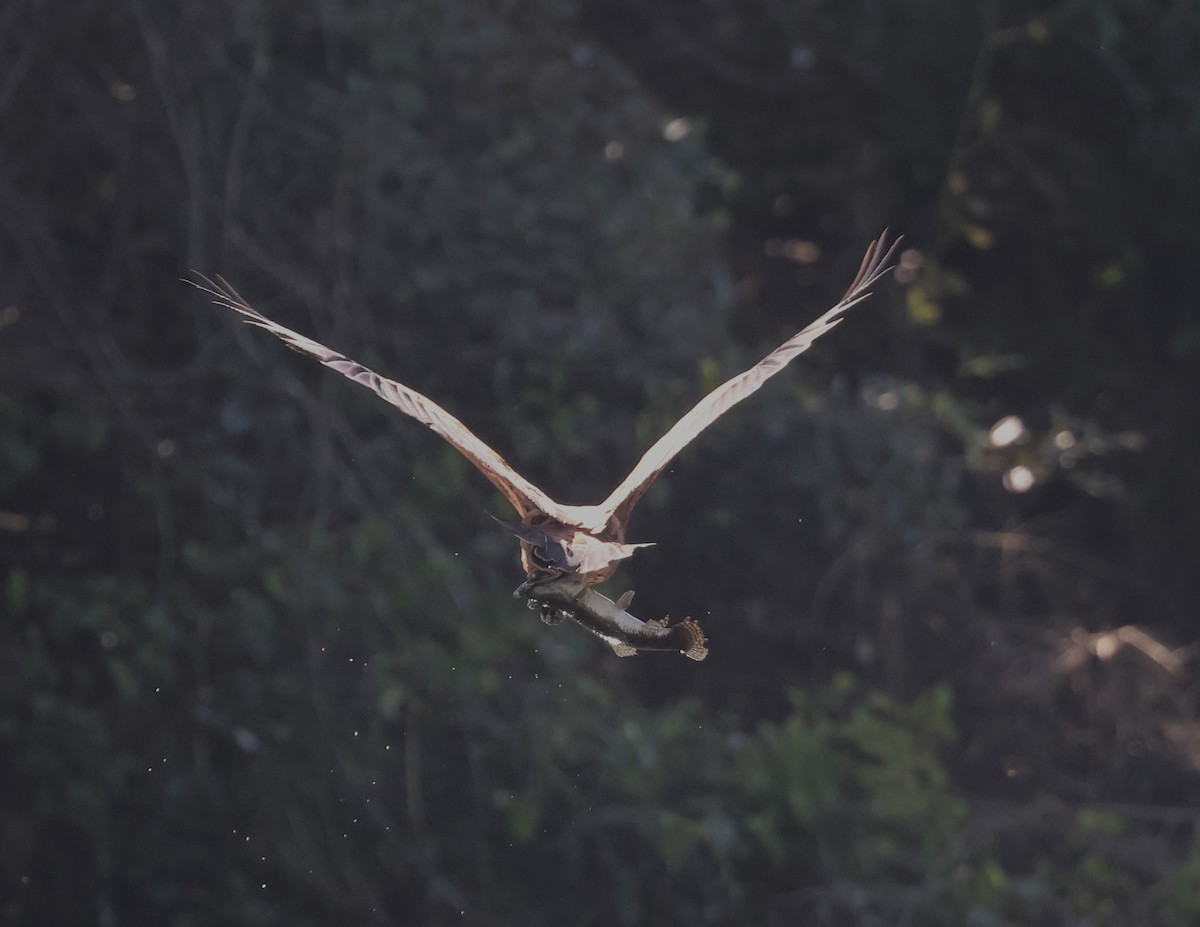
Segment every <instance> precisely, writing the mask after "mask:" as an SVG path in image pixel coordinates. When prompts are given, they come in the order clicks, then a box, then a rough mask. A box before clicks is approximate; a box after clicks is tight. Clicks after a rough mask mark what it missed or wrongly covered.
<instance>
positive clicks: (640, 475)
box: [596, 231, 901, 524]
mask: <svg viewBox="0 0 1200 927" xmlns="http://www.w3.org/2000/svg"><path fill="white" fill-rule="evenodd" d="M900 241H901V239H899V238H898V239H896V241H895V242H894V243H893V244H892V245H891V246H890V247H888V244H887V232H886V231H885V232H884V233H883V234H882V235H880V236H879V238H878V239H876V240H875V241H873V242H871V246H870V247H869V248H867V253H866V254H865V255H864V256H863V259H862V264H861V265H860V266H859V268H858V275H857V276H856V277H855V278H854V282H853V283H852V284H850V289H848V290H847V291H846V295H845V296H843V297H842V298H841V300H839V302H838V304H837V305H836V306H834V307H833V308H832V309H830V310H829V311H828V312H826V313H825V314H824V315H823V316H821V317H820V318H819V319H817V320H816V321H815V322H813V323H812V324H811V325H809V326H808V327H807V328H805V329H804V330H803V331H801V332H799V333H797V334H796V335H793V336H792V337H791V338H789V339H788V340H787V341H785V342H784V343H783V344H781V345H780V346H779V347H777V348H776V349H775V350H774V351H772V352H771V353H770V354H768V355H767V356H766V357H764V358H763V359H762V360H760V361H759V362H758V363H757V364H755V365H754V366H753V367H751V368H750V369H749V370H747V371H745V372H744V373H739V374H738V375H737V376H736V377H734V378H733V379H731V380H728V381H726V382H725V383H723V384H722V385H720V386H718V387H717V388H716V389H714V390H713V391H712V392H711V393H709V394H708V395H707V396H705V397H704V398H703V399H701V400H700V401H699V402H698V403H696V405H695V406H693V407H692V409H691V411H689V412H688V413H687V414H686V415H684V417H683V418H681V419H680V420H679V421H678V422H676V423H675V424H674V425H673V426H672V427H671V429H670V430H669V431H668V432H667V433H666V434H665V435H663V436H662V437H661V438H659V439H658V440H657V441H656V442H655V443H654V444H653V445H652V446H651V447H650V449H649V450H648V451H646V453H645V454H643V455H642V459H641V460H639V461H638V463H637V466H635V467H634V468H633V471H632V472H631V473H630V474H629V476H627V477H625V479H624V480H623V481H622V482H621V485H620V486H618V487H617V488H616V489H614V490H613V491H612V493H611V494H610V495H609V497H608V498H607V499H605V500H604V501H603V502H602V503H600V505H598V506H596V512H597V517H596V523H597V524H604V523H605V522H607V521H608V519H609V517H611V516H615V517H616V519H617V521H618V522H620V523H621V524H626V523H627V522H628V519H629V513H630V511H631V510H632V509H633V506H634V505H635V504H636V503H637V501H638V500H639V499H640V498H641V497H642V494H643V493H644V492H645V491H646V490H647V489H648V488H649V487H650V484H651V483H653V482H654V480H655V478H657V476H658V475H659V474H660V473H661V472H662V471H663V468H665V467H666V466H667V464H669V463H670V462H671V460H672V459H673V458H674V457H675V455H676V454H678V453H679V452H680V451H681V450H683V449H684V447H686V446H687V445H688V444H689V443H691V441H692V440H693V439H694V438H695V437H696V436H697V435H699V434H700V432H702V431H703V430H704V429H705V428H707V427H708V426H709V425H711V424H712V423H713V422H714V421H716V420H717V418H719V417H720V416H721V415H723V414H724V413H725V412H727V411H728V410H729V409H730V408H732V407H733V406H735V405H737V404H738V403H739V402H741V401H742V400H743V399H745V398H746V397H747V396H749V395H750V394H752V393H754V392H755V391H756V390H757V389H758V388H759V387H760V386H762V385H763V384H764V383H765V382H766V381H767V380H768V379H770V378H771V377H773V376H774V375H775V374H777V373H778V372H779V371H780V370H782V369H783V368H784V367H785V366H786V365H787V363H788V362H789V361H790V360H792V358H794V357H796V356H798V355H800V354H803V353H804V352H805V351H807V350H808V348H809V346H810V345H811V344H812V343H813V342H814V341H816V340H817V339H818V338H820V337H821V336H822V335H824V334H825V333H826V332H827V331H829V330H830V329H832V328H834V327H835V326H836V325H837V324H838V323H839V322H841V320H842V319H841V316H842V314H843V313H845V311H846V310H847V309H849V308H850V307H851V306H853V305H854V304H855V303H858V302H861V301H862V300H864V299H866V298H867V296H868V295H869V293H868V291H869V290H870V287H871V285H872V284H874V283H875V281H876V280H878V279H879V278H880V277H881V276H883V274H884V273H886V272H887V271H888V270H889V269H890V265H889V262H890V261H891V258H892V255H893V254H895V252H896V248H897V247H898V246H899V244H900Z"/></svg>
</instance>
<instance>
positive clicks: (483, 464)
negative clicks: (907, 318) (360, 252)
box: [189, 232, 900, 659]
mask: <svg viewBox="0 0 1200 927" xmlns="http://www.w3.org/2000/svg"><path fill="white" fill-rule="evenodd" d="M899 244H900V239H897V240H896V241H895V242H894V243H892V244H891V245H890V246H889V245H888V243H887V233H886V232H885V233H884V234H883V235H881V236H880V237H879V238H878V239H876V240H875V241H873V242H871V245H870V247H869V248H868V249H867V252H866V254H865V255H864V256H863V259H862V264H861V265H860V266H859V269H858V274H857V275H856V276H855V278H854V282H853V283H851V284H850V288H849V289H848V290H847V291H846V294H845V295H844V296H843V297H842V298H841V299H840V300H839V301H838V303H837V304H836V305H835V306H833V307H832V308H831V309H829V310H828V311H827V312H826V313H825V314H824V315H822V316H820V317H819V318H818V319H816V320H815V321H814V322H812V323H811V324H810V325H808V326H807V327H806V328H804V329H803V330H802V331H800V332H798V333H797V334H795V335H793V336H792V337H791V338H789V339H788V340H787V341H785V342H784V343H783V344H781V345H780V346H779V347H777V348H776V349H775V350H774V351H772V352H771V353H770V354H768V355H767V356H766V357H764V358H763V359H762V360H760V361H759V362H758V363H757V364H755V365H754V366H753V367H751V368H749V369H748V370H746V371H744V372H742V373H739V374H738V375H737V376H735V377H733V378H732V379H730V380H727V381H726V382H725V383H723V384H721V385H720V386H718V387H717V388H716V389H714V390H713V391H712V392H711V393H709V394H708V395H707V396H705V397H704V398H703V399H701V400H700V401H699V402H698V403H696V405H695V406H693V407H692V409H691V410H690V411H689V412H688V413H687V414H685V415H684V416H683V417H682V418H681V419H679V421H677V422H676V423H675V424H674V425H673V426H672V427H671V428H670V429H669V430H668V431H667V433H666V434H664V435H663V436H662V437H661V438H659V439H658V440H657V441H656V442H654V444H653V445H651V447H650V449H649V450H647V451H646V453H645V454H643V455H642V458H641V460H639V461H638V462H637V465H636V466H635V467H634V468H633V470H632V471H630V473H629V475H628V476H627V477H625V479H624V480H622V481H621V484H620V485H619V486H617V488H616V489H614V490H613V491H612V492H611V493H609V495H608V498H607V499H605V500H604V501H603V502H601V503H600V504H599V505H564V504H562V503H560V502H555V501H554V500H553V499H551V498H550V497H549V496H548V495H547V494H546V493H544V492H543V491H542V490H541V489H539V488H538V487H537V486H534V485H533V484H532V483H531V482H529V481H528V480H527V479H525V478H524V477H523V476H521V474H519V473H518V472H517V471H516V470H514V469H513V468H512V467H511V466H510V465H509V464H508V463H507V462H506V461H505V460H504V458H503V457H501V456H500V455H499V454H498V453H496V451H494V450H493V449H492V448H491V447H489V446H488V445H487V444H485V443H484V442H483V441H481V440H480V439H479V438H478V437H476V436H475V435H474V434H473V433H472V432H471V431H470V429H468V428H467V426H466V425H464V424H463V423H462V422H460V421H459V420H458V419H457V418H455V417H454V416H453V415H451V414H450V413H449V412H447V411H446V410H445V409H443V408H442V407H441V406H439V405H438V404H437V403H436V402H434V401H433V400H432V399H429V398H428V397H426V396H423V395H421V394H420V393H418V392H417V391H416V390H414V389H411V388H410V387H407V386H405V385H404V384H403V383H398V382H397V381H395V380H389V379H387V378H386V377H382V376H380V375H379V374H377V373H375V372H374V371H373V370H370V369H368V368H366V367H364V366H363V365H362V364H360V363H358V362H357V361H354V360H351V359H350V358H348V357H346V356H345V355H344V354H340V353H338V352H337V351H334V350H332V349H331V348H327V347H325V346H324V345H323V344H320V343H318V342H316V341H313V340H312V339H311V338H308V337H305V336H304V335H301V334H299V333H298V332H295V331H292V330H291V329H290V328H286V327H285V326H283V325H280V324H279V323H278V322H274V321H272V320H271V319H268V318H267V317H266V316H265V315H263V314H262V313H260V312H259V311H258V310H256V309H255V308H254V307H252V306H251V305H250V304H249V303H248V302H246V300H245V299H243V298H242V296H241V295H240V294H239V293H238V292H237V291H236V290H235V289H234V288H233V287H232V286H230V285H229V283H228V282H226V281H225V280H224V279H223V278H221V277H217V279H216V280H215V281H214V280H210V279H208V278H207V277H203V276H201V275H197V276H198V278H199V280H200V281H201V282H199V283H196V282H193V281H189V282H191V283H192V285H193V286H195V287H197V288H198V289H200V290H203V291H204V292H206V293H208V294H209V295H210V296H211V297H212V298H213V301H214V302H215V303H216V304H217V305H219V306H223V307H225V308H228V309H232V310H233V311H234V312H237V313H240V314H241V315H243V316H245V321H246V322H248V323H249V324H251V325H256V326H258V327H259V328H264V329H266V330H267V331H269V332H270V333H271V334H273V335H275V336H276V337H277V338H279V339H280V340H281V341H283V342H284V344H286V345H287V346H288V347H289V348H292V349H293V350H294V351H298V352H299V353H301V354H305V355H307V356H309V357H311V358H313V359H315V360H317V361H319V362H320V363H321V364H324V365H325V366H326V367H329V368H330V369H332V370H336V371H337V372H338V373H340V374H341V375H342V376H344V377H347V378H348V379H351V380H353V381H354V382H356V383H361V384H362V385H363V386H366V387H368V388H369V389H371V390H374V391H375V392H376V393H377V394H378V395H379V396H381V397H382V398H383V399H385V400H386V401H388V402H389V403H391V404H392V405H393V406H395V407H396V408H397V409H399V410H400V411H401V412H403V413H404V414H405V415H408V416H410V417H412V418H415V419H416V420H417V421H419V422H421V423H423V424H425V425H427V426H428V427H429V428H430V429H432V430H433V431H434V432H436V433H437V434H439V435H441V436H442V437H443V438H445V439H446V440H447V441H448V442H449V443H450V444H451V445H453V446H454V447H455V448H456V449H457V450H458V451H459V453H461V454H462V455H463V456H464V457H466V458H467V460H469V461H471V463H473V464H474V465H475V466H476V467H477V468H478V469H479V471H480V472H481V473H482V474H483V475H484V476H485V477H487V478H488V480H490V481H491V483H492V485H494V486H495V487H496V488H497V489H499V490H500V492H501V493H502V494H503V495H504V497H505V498H506V499H507V500H508V501H509V503H510V504H511V505H512V507H513V508H514V509H515V510H516V513H517V516H518V519H519V520H518V521H515V522H504V524H505V525H507V526H508V527H509V529H510V530H512V532H513V533H514V534H516V536H517V537H518V538H519V539H520V543H521V565H522V567H523V568H524V570H525V573H526V582H525V583H523V584H522V586H521V588H520V589H518V591H517V593H516V594H518V595H525V596H526V597H527V598H529V599H530V605H531V607H533V606H534V605H535V604H536V603H537V602H538V601H542V602H551V603H553V607H543V611H542V616H543V619H545V620H547V621H549V622H553V621H554V620H555V619H556V618H558V617H561V616H563V615H570V616H571V617H576V615H574V614H572V612H574V611H577V610H578V609H580V608H582V609H583V610H584V611H588V612H589V614H591V615H592V617H593V618H595V615H596V614H599V613H600V612H603V611H605V610H606V609H607V606H603V607H601V606H600V605H599V604H594V605H593V606H588V605H587V602H588V601H593V602H594V603H596V602H598V599H602V598H603V597H601V596H593V597H591V598H590V599H589V597H588V596H587V595H586V593H587V592H590V590H589V589H588V587H590V586H592V585H594V584H596V583H600V582H603V581H604V580H606V579H608V578H609V577H610V576H612V575H613V573H614V572H616V569H617V566H618V565H619V564H620V562H621V561H622V560H624V559H625V558H627V557H629V556H631V555H632V554H633V553H634V552H635V551H636V550H638V549H639V548H641V547H649V546H651V545H650V544H645V543H642V544H628V543H626V542H625V531H626V528H627V526H628V524H629V516H630V513H631V512H632V511H633V507H634V506H635V505H636V504H637V502H638V500H639V499H641V497H642V495H643V494H644V493H645V492H646V490H647V489H648V488H649V487H650V485H651V484H652V483H653V482H654V480H655V479H656V478H657V477H658V475H659V474H660V473H662V471H663V469H664V468H665V467H666V466H667V465H668V464H669V463H670V462H671V461H672V460H673V459H674V458H675V456H676V455H677V454H679V452H680V451H682V450H683V449H684V448H685V447H686V446H687V445H688V444H690V443H691V442H692V441H693V440H694V439H695V438H696V437H697V436H698V435H699V434H700V433H701V432H702V431H704V429H705V428H707V427H708V426H709V425H711V424H712V423H713V422H714V421H716V419H717V418H719V417H720V416H721V415H723V414H724V413H725V412H727V411H728V410H729V409H730V408H732V407H733V406H735V405H737V403H739V402H741V401H742V400H743V399H745V398H746V397H747V396H749V395H751V394H752V393H754V392H756V391H757V390H758V389H759V387H761V386H762V385H763V383H765V382H766V381H767V380H768V379H770V378H771V377H773V376H774V375H775V374H776V373H778V372H779V371H780V370H782V369H783V368H784V367H785V366H786V365H787V364H788V363H789V362H790V361H791V360H792V359H793V358H795V357H797V356H799V355H800V354H803V353H804V352H805V351H806V350H808V348H809V346H811V345H812V343H813V342H814V341H816V340H817V339H818V338H820V337H821V336H822V335H824V334H825V333H826V332H828V331H830V330H831V329H832V328H834V327H835V326H837V325H838V324H839V323H840V322H841V320H842V316H843V314H844V313H845V312H846V310H847V309H849V308H850V307H851V306H853V305H855V304H856V303H858V302H861V301H862V300H863V299H865V298H866V297H867V296H868V295H869V291H870V288H871V286H872V285H873V284H874V283H875V282H876V281H877V280H878V279H879V278H880V277H881V276H883V274H884V273H886V272H887V271H888V270H889V268H890V261H891V258H892V256H893V255H894V254H895V251H896V248H897V246H898V245H899ZM556 580H559V581H558V582H556ZM563 581H565V585H564V582H563ZM567 588H569V594H567V593H566V592H564V591H563V590H564V589H567ZM522 590H524V591H522ZM542 592H544V593H545V598H543V599H540V600H539V599H538V598H537V596H539V595H540V594H542ZM623 601H624V602H627V599H626V597H624V596H623V597H622V599H620V600H618V602H617V603H611V602H608V600H607V599H604V602H608V604H609V605H614V604H615V606H617V607H618V610H619V611H621V613H622V614H624V615H625V616H626V617H627V618H629V619H630V620H632V621H635V622H638V623H639V624H643V625H645V624H650V625H653V626H655V627H665V625H662V624H661V623H657V622H651V623H644V622H639V621H638V619H636V618H633V617H632V616H630V615H628V613H626V612H624V611H623V609H621V608H620V606H621V602H623ZM593 613H594V614H593ZM687 620H688V621H690V620H691V619H687ZM597 621H599V619H596V620H594V621H592V622H590V623H588V624H585V626H587V627H589V628H590V629H591V630H593V631H595V632H596V633H598V634H599V633H600V631H599V630H597V627H596V623H597ZM580 623H581V624H582V623H584V622H583V621H582V620H581V621H580ZM692 623H693V624H694V622H692ZM609 624H610V625H611V624H612V622H609ZM681 624H682V623H681ZM680 626H681V625H676V626H674V627H676V628H678V627H680ZM613 627H617V625H613ZM696 630H697V631H699V628H698V626H697V628H696ZM613 633H614V634H615V635H617V637H618V638H620V635H621V634H624V633H626V632H623V631H620V630H619V629H618V630H617V631H614V632H613ZM601 636H602V637H605V639H606V640H608V639H609V638H608V637H607V636H605V635H604V634H601ZM626 636H628V635H626ZM642 637H645V635H642ZM700 641H701V643H700V647H701V650H702V644H703V637H702V636H701V639H700ZM609 642H610V643H612V644H613V646H614V649H616V650H617V652H618V653H620V654H621V655H625V654H624V653H622V649H621V648H625V649H628V648H632V649H637V642H632V643H624V642H623V641H622V640H620V639H618V640H616V641H615V642H614V641H613V640H609ZM618 644H621V647H618ZM657 649H662V648H657ZM680 649H683V650H684V652H685V653H687V652H688V650H687V649H686V648H680ZM630 652H632V650H631V651H630ZM697 652H699V651H697ZM689 655H690V654H689ZM693 658H694V659H702V658H703V657H702V656H695V657H693Z"/></svg>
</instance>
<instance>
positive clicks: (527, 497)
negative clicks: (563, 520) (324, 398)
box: [187, 274, 569, 518]
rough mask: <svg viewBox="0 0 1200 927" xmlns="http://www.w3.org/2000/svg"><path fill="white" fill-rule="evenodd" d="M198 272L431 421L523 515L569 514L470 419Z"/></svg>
mask: <svg viewBox="0 0 1200 927" xmlns="http://www.w3.org/2000/svg"><path fill="white" fill-rule="evenodd" d="M197 277H198V278H199V279H200V281H201V282H199V283H198V282H196V281H192V280H189V281H187V282H189V283H191V284H192V285H193V286H195V287H196V288H197V289H200V290H203V291H204V292H206V293H208V294H209V295H210V296H212V297H213V302H215V303H216V304H217V305H218V306H224V307H225V308H227V309H232V310H233V311H234V312H238V313H241V314H242V315H243V316H245V317H246V318H245V320H246V321H247V322H248V323H250V324H251V325H257V326H258V327H259V328H265V329H266V330H267V331H269V332H270V333H271V334H272V335H275V336H276V337H277V338H279V339H280V340H281V341H283V342H284V344H286V345H287V346H288V347H289V348H291V349H292V350H294V351H298V352H299V353H301V354H306V355H308V356H309V357H312V358H314V359H315V360H318V361H320V362H321V363H322V364H324V365H325V366H326V367H329V368H330V369H332V370H336V371H337V372H338V373H340V374H341V375H342V376H344V377H347V378H349V379H351V380H353V381H354V382H356V383H361V384H362V385H363V386H366V387H368V388H369V389H372V390H374V391H375V392H376V393H378V394H379V395H380V396H381V397H382V398H384V399H386V400H387V401H388V402H390V403H391V404H392V405H393V406H395V407H396V408H397V409H399V410H400V411H401V412H403V413H404V414H405V415H408V416H411V417H412V418H415V419H416V420H417V421H418V422H421V423H423V424H425V425H428V426H429V427H430V428H431V429H432V430H433V431H435V432H437V433H438V434H439V435H441V436H442V437H443V438H445V439H446V440H447V441H448V442H450V444H452V445H453V446H454V447H455V448H456V449H457V450H458V451H459V452H460V453H461V454H462V455H463V456H464V457H466V458H467V460H469V461H471V463H473V464H474V465H475V466H476V467H478V468H479V470H480V472H482V473H483V475H484V476H486V477H487V478H488V479H489V480H490V481H491V482H492V484H493V485H494V486H495V487H496V488H497V489H499V490H500V492H502V493H503V494H504V497H505V498H506V499H508V501H509V502H510V503H512V506H513V508H515V509H516V510H517V512H518V514H520V515H521V516H522V517H523V516H524V515H525V514H526V513H527V512H529V511H531V510H537V511H541V512H545V513H546V514H547V515H549V516H551V517H553V518H559V517H561V515H562V514H564V513H563V512H562V511H560V510H561V509H562V508H563V507H561V506H559V505H558V503H556V502H555V501H554V500H553V499H551V498H549V497H548V496H547V495H546V494H545V493H544V492H542V491H541V490H540V489H538V488H537V487H536V486H534V485H533V484H532V483H530V482H529V481H528V480H526V479H525V478H524V477H523V476H521V474H519V473H517V471H516V470H514V469H513V468H512V467H511V466H510V465H509V464H508V462H507V461H505V459H504V458H503V457H501V456H500V455H499V454H497V453H496V452H495V451H494V450H492V448H490V447H488V445H487V444H485V443H484V442H483V441H481V440H480V439H479V438H477V437H475V435H474V434H472V433H471V431H470V430H469V429H468V428H467V426H466V425H464V424H463V423H462V422H460V421H459V420H458V419H457V418H455V417H454V416H453V415H451V414H450V413H449V412H447V411H446V410H445V409H443V408H442V407H441V406H439V405H438V404H437V403H436V402H434V401H433V400H432V399H429V398H428V397H426V396H422V395H421V394H420V393H418V392H417V391H416V390H414V389H409V388H408V387H407V386H405V385H404V384H403V383H397V382H396V381H395V380H389V379H387V378H386V377H381V376H380V375H379V374H377V373H375V372H374V371H373V370H370V369H368V368H366V367H364V366H363V365H362V364H360V363H358V362H357V361H353V360H351V359H350V358H348V357H346V356H345V355H342V354H339V353H338V352H337V351H334V350H331V349H330V348H327V347H325V345H323V344H319V343H318V342H316V341H313V340H312V339H311V338H306V337H305V336H304V335H301V334H299V333H297V332H294V331H292V330H291V329H290V328H285V327H284V326H282V325H280V324H279V323H278V322H273V321H271V320H270V319H268V318H267V317H266V316H265V315H263V314H262V313H261V312H259V311H258V310H257V309H255V308H254V307H253V306H251V305H250V304H249V303H248V302H246V300H245V299H243V298H242V296H241V295H240V294H239V293H238V292H237V290H235V289H234V288H233V287H232V286H230V285H229V283H228V282H226V281H225V280H224V279H222V278H221V277H218V278H217V279H216V280H215V281H214V280H210V279H208V278H207V277H204V276H202V275H200V274H197ZM567 508H569V507H567Z"/></svg>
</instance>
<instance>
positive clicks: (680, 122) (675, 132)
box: [663, 116, 692, 142]
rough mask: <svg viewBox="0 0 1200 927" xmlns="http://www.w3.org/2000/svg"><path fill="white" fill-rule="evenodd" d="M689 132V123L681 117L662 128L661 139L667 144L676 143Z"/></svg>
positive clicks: (690, 127)
mask: <svg viewBox="0 0 1200 927" xmlns="http://www.w3.org/2000/svg"><path fill="white" fill-rule="evenodd" d="M691 131H692V126H691V123H689V122H688V121H687V120H686V119H684V118H683V117H682V116H681V117H679V118H678V119H672V120H671V121H670V122H668V123H667V124H666V125H665V126H663V138H665V139H666V140H667V141H668V142H677V141H679V140H680V139H683V138H687V136H688V133H689V132H691Z"/></svg>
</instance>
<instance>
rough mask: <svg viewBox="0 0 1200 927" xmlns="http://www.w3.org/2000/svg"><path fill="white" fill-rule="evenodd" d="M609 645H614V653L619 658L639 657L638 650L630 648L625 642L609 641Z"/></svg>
mask: <svg viewBox="0 0 1200 927" xmlns="http://www.w3.org/2000/svg"><path fill="white" fill-rule="evenodd" d="M609 643H610V644H611V645H612V649H613V653H615V654H616V655H617V656H618V657H636V656H637V648H636V647H630V646H629V645H628V644H627V643H625V642H624V641H609Z"/></svg>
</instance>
